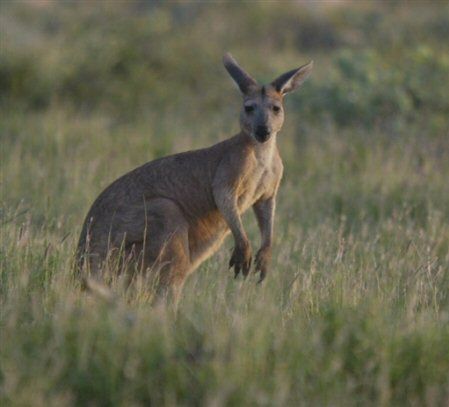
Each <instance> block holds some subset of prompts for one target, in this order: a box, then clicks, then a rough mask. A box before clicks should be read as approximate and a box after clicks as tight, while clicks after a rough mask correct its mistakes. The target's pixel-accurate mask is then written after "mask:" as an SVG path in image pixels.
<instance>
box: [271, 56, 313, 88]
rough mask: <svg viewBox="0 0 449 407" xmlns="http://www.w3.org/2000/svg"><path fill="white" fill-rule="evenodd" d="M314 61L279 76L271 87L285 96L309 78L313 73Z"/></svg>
mask: <svg viewBox="0 0 449 407" xmlns="http://www.w3.org/2000/svg"><path fill="white" fill-rule="evenodd" d="M312 68H313V61H310V62H309V63H308V64H305V65H303V66H301V67H300V68H297V69H292V70H291V71H288V72H286V73H284V74H283V75H281V76H279V77H278V78H277V79H275V80H274V81H273V82H271V85H272V86H273V87H274V88H275V89H276V90H277V91H278V92H279V93H282V94H283V95H285V94H286V93H288V92H291V91H293V90H295V89H297V88H299V86H300V85H301V84H302V83H303V82H304V81H305V80H306V79H307V78H308V77H309V75H310V74H311V72H312Z"/></svg>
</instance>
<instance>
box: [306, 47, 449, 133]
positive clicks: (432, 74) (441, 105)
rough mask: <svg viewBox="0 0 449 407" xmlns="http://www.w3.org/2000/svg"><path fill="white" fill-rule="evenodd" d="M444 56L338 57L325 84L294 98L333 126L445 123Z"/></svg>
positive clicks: (447, 74)
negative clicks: (442, 120) (423, 120)
mask: <svg viewBox="0 0 449 407" xmlns="http://www.w3.org/2000/svg"><path fill="white" fill-rule="evenodd" d="M448 81H449V55H447V54H444V53H439V52H437V51H435V50H433V49H432V48H429V47H427V46H417V47H415V48H413V49H411V50H408V49H407V50H405V52H403V53H402V54H397V55H393V56H390V57H388V56H386V55H384V54H381V53H379V52H377V51H375V50H361V51H359V50H348V49H345V50H343V51H341V52H339V53H338V54H337V55H336V56H335V58H334V59H333V64H332V65H331V66H330V67H329V75H328V77H327V78H326V80H325V81H314V82H312V83H311V85H309V86H308V87H305V88H304V92H305V93H306V95H304V93H303V94H302V95H300V96H299V97H298V98H297V101H298V103H299V104H300V105H301V107H302V109H303V110H304V111H305V112H307V113H308V114H310V115H311V116H315V117H317V116H318V117H322V116H323V115H326V116H329V117H331V118H332V119H333V120H334V121H335V122H336V123H338V124H339V125H349V124H354V123H364V124H367V125H373V124H381V123H382V122H388V121H391V120H396V119H398V118H400V119H401V120H410V119H413V118H419V116H420V115H426V116H429V115H434V116H438V117H446V118H447V117H449V92H447V89H445V86H444V84H445V83H448Z"/></svg>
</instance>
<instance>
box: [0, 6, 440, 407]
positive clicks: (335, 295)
mask: <svg viewBox="0 0 449 407" xmlns="http://www.w3.org/2000/svg"><path fill="white" fill-rule="evenodd" d="M448 38H449V4H448V3H447V2H443V1H408V2H401V1H344V0H343V1H342V0H340V1H316V2H314V1H242V2H237V1H235V2H234V1H232V2H205V1H201V2H200V1H198V2H190V1H189V2H188V1H179V2H175V1H133V0H129V1H112V0H111V1H95V2H94V1H87V0H86V1H74V0H73V1H50V0H28V1H2V2H1V3H0V45H1V48H0V142H1V144H0V147H1V151H0V154H1V155H0V170H1V197H0V222H1V240H2V241H1V251H0V265H1V270H0V343H1V344H2V346H1V349H0V404H2V401H3V402H4V403H5V404H11V405H67V404H77V405H86V403H92V405H148V403H153V404H158V405H159V404H161V405H174V404H195V405H199V404H206V405H226V404H236V405H238V404H248V403H251V404H257V405H299V404H300V403H305V405H345V406H346V405H370V404H373V405H399V404H403V405H419V406H421V405H429V406H435V405H441V406H443V405H448V400H449V393H448V391H449V390H448V389H449V382H448V375H447V371H448V370H449V360H448V355H449V353H448V352H447V349H448V348H449V319H448V316H449V292H448V289H447V287H448V286H449V182H448V179H449V159H448V157H449V133H448V131H449V91H448V84H449V52H448V48H447V42H448ZM226 51H230V52H231V53H233V55H234V56H235V57H236V59H237V60H238V61H239V62H240V63H241V64H242V66H244V67H245V68H246V69H247V70H248V71H249V72H251V73H252V74H253V75H254V76H255V77H256V78H257V79H259V80H260V81H262V82H263V81H265V82H269V81H271V80H272V79H273V78H274V77H276V76H277V75H279V74H280V73H282V72H284V71H286V70H289V69H292V68H295V67H298V66H300V65H302V64H304V63H306V62H308V61H309V60H311V59H313V60H314V62H315V65H314V66H315V68H314V72H313V75H312V76H311V78H310V79H309V80H308V81H307V82H306V83H305V84H304V85H303V86H302V88H301V89H300V90H299V91H298V92H297V93H295V94H292V95H289V96H288V97H287V98H286V105H287V106H286V123H285V126H284V129H283V131H282V133H281V134H280V137H279V147H280V150H281V155H282V156H283V159H284V164H285V176H284V180H283V184H282V186H281V189H280V193H279V203H278V214H277V218H276V246H275V252H274V256H273V271H272V274H271V276H269V278H268V280H267V283H266V284H265V285H264V286H263V287H260V288H258V289H256V288H255V285H254V284H252V282H251V283H250V285H248V284H240V283H238V282H234V281H233V280H232V279H231V277H230V276H229V275H227V274H226V272H224V271H222V269H223V270H224V269H225V266H226V264H227V261H228V258H227V257H228V254H229V252H228V251H227V250H226V249H223V250H221V251H220V252H219V253H218V254H217V256H215V257H214V258H213V259H211V260H210V261H208V262H206V263H205V264H204V265H203V266H202V267H201V269H200V270H199V271H198V272H197V273H196V274H195V275H194V276H192V277H191V279H190V280H189V282H188V283H187V286H186V289H185V291H184V295H183V299H182V300H181V305H180V306H181V308H182V310H183V312H182V314H180V315H172V314H170V313H167V314H163V315H159V314H157V313H155V311H154V310H153V309H151V308H150V306H149V304H148V301H146V300H145V296H134V297H133V294H132V293H131V294H130V293H128V294H124V297H125V299H123V301H122V302H119V303H118V304H116V306H114V307H113V308H112V309H111V307H109V306H107V305H106V306H105V304H103V303H101V302H95V301H93V300H92V299H91V298H86V297H85V296H84V294H82V293H80V292H79V291H78V290H77V289H76V288H74V286H75V287H76V284H77V283H76V282H74V281H73V279H72V276H71V261H72V255H73V252H74V249H75V245H76V240H77V237H78V234H79V231H80V227H81V223H82V221H83V217H84V216H85V213H86V212H87V210H88V208H89V206H90V204H91V203H92V201H93V200H94V198H95V197H96V196H97V195H98V193H99V192H100V191H101V189H102V188H104V187H105V186H106V185H108V184H109V183H110V182H111V181H113V180H114V179H115V178H117V177H118V176H120V175H122V174H123V173H125V172H126V171H129V170H131V169H133V168H135V167H136V166H138V165H140V164H143V163H145V162H147V161H149V160H151V159H154V158H157V157H161V156H163V155H167V154H171V153H175V152H179V151H184V150H187V149H193V148H201V147H205V146H208V145H211V144H213V143H215V142H217V141H220V140H223V139H225V138H227V137H229V136H231V135H232V134H235V133H236V132H237V131H238V110H239V107H240V106H239V103H240V98H239V93H238V91H237V89H236V87H235V86H234V85H233V83H232V81H231V79H230V78H229V77H228V75H227V73H226V72H225V70H224V68H223V67H222V64H221V57H222V55H223V53H224V52H226ZM245 224H247V226H248V229H249V231H250V235H251V239H252V241H253V246H254V249H256V247H257V246H256V245H257V231H256V225H255V222H254V220H253V219H252V217H251V216H249V217H248V218H247V219H246V220H245ZM229 244H230V242H228V245H229ZM209 328H210V329H209ZM242 383H244V384H245V385H244V386H242ZM2 397H3V400H2ZM214 403H215V404H214Z"/></svg>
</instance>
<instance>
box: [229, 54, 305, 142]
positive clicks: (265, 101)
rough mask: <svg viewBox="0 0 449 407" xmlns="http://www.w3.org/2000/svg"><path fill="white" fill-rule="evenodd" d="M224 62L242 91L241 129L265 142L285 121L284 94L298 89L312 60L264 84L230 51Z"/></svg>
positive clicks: (257, 139)
mask: <svg viewBox="0 0 449 407" xmlns="http://www.w3.org/2000/svg"><path fill="white" fill-rule="evenodd" d="M223 63H224V66H225V68H226V70H227V71H228V72H229V74H230V75H231V77H232V79H234V81H235V82H236V83H237V85H238V87H239V88H240V91H241V92H242V95H243V107H242V110H241V113H240V126H241V128H242V131H244V132H245V133H247V134H248V135H250V136H251V137H253V138H254V139H255V140H256V141H258V142H259V143H265V142H266V141H268V140H269V139H270V137H271V136H273V135H275V134H276V133H278V132H279V130H281V128H282V124H283V123H284V106H283V99H284V95H285V94H286V93H288V92H291V91H293V90H295V89H297V88H298V87H299V86H300V85H301V84H302V83H303V82H304V81H305V80H306V79H307V77H308V76H309V75H310V73H311V71H312V67H313V62H309V63H308V64H306V65H303V66H301V67H300V68H297V69H293V70H291V71H288V72H286V73H284V74H283V75H281V76H279V77H278V78H277V79H275V80H274V81H273V82H271V83H270V84H269V85H264V86H260V85H259V84H258V83H257V82H256V81H255V80H254V79H253V78H252V77H251V76H250V75H249V74H247V73H246V72H245V71H244V70H243V68H241V67H240V66H239V64H238V63H237V61H236V60H235V59H234V58H233V57H232V56H231V54H225V56H224V57H223Z"/></svg>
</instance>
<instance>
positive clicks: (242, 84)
mask: <svg viewBox="0 0 449 407" xmlns="http://www.w3.org/2000/svg"><path fill="white" fill-rule="evenodd" d="M223 64H224V66H225V68H226V70H227V71H228V72H229V75H231V77H232V79H234V81H235V83H236V84H237V85H238V87H239V88H240V90H241V92H242V93H243V94H246V93H247V92H248V90H249V89H250V88H252V87H254V86H257V82H256V81H255V80H254V79H253V78H252V77H251V76H250V75H249V74H247V73H246V72H245V71H244V70H243V68H241V67H240V65H239V64H238V63H237V61H236V60H235V59H234V58H233V57H232V55H231V54H230V53H226V54H224V56H223Z"/></svg>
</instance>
